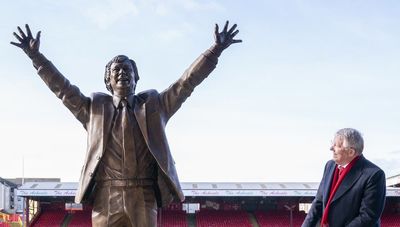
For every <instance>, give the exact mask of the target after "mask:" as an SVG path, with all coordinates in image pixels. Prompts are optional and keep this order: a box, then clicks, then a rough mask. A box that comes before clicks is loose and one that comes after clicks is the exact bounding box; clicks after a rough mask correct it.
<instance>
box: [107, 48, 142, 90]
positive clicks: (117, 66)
mask: <svg viewBox="0 0 400 227" xmlns="http://www.w3.org/2000/svg"><path fill="white" fill-rule="evenodd" d="M138 80H139V74H138V71H137V67H136V63H135V62H134V61H133V60H131V59H129V58H128V57H127V56H125V55H118V56H116V57H114V58H113V59H111V61H110V62H108V63H107V65H106V71H105V74H104V83H105V84H106V87H107V90H109V91H110V92H111V94H113V95H114V94H115V95H118V96H127V95H129V94H131V93H133V92H134V91H135V88H136V83H137V81H138Z"/></svg>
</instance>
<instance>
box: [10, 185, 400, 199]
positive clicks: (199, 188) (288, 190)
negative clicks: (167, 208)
mask: <svg viewBox="0 0 400 227" xmlns="http://www.w3.org/2000/svg"><path fill="white" fill-rule="evenodd" d="M181 185H182V190H183V194H184V195H185V196H193V197H195V196H199V197H209V196H210V197H217V196H218V197H219V196H221V197H229V196H232V197H239V196H245V197H252V196H254V197H314V196H315V194H316V193H317V189H318V183H310V182H304V183H301V182H299V183H291V182H287V183H282V182H276V183H273V182H258V183H256V182H255V183H224V182H218V183H216V182H182V183H181ZM77 187H78V183H75V182H72V183H71V182H28V183H25V184H24V185H22V186H21V187H19V188H18V191H17V195H18V196H22V197H48V196H52V197H54V196H55V197H73V196H75V193H76V189H77ZM387 196H390V197H393V196H394V197H400V188H394V187H387Z"/></svg>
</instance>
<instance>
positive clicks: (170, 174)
mask: <svg viewBox="0 0 400 227" xmlns="http://www.w3.org/2000/svg"><path fill="white" fill-rule="evenodd" d="M32 60H33V65H34V66H35V68H36V69H37V70H38V74H39V75H40V77H41V78H42V79H43V81H44V82H45V83H46V84H47V86H48V87H49V88H50V89H51V90H52V91H53V92H54V93H55V94H56V96H57V97H58V98H60V99H61V100H62V102H63V103H64V105H65V106H66V107H67V108H68V109H69V110H70V111H71V112H72V113H73V114H74V115H75V117H76V118H77V119H78V120H79V121H80V122H81V123H82V124H83V127H84V128H85V129H86V131H87V133H88V138H87V144H88V147H87V152H86V157H85V162H84V165H83V167H82V171H81V176H80V180H79V186H78V189H77V192H76V196H75V202H76V203H80V202H91V200H92V199H93V198H92V195H93V193H94V190H95V187H96V185H95V180H94V177H95V175H96V170H97V167H98V164H99V161H100V159H101V157H102V156H103V154H104V151H105V148H106V146H107V141H108V136H109V135H110V134H111V133H110V130H111V123H112V117H113V113H114V106H113V101H112V96H110V95H107V94H103V93H94V94H92V96H91V97H86V96H84V95H83V94H82V93H81V92H80V90H79V88H78V87H76V86H74V85H71V84H70V82H69V81H68V80H67V79H66V78H65V77H64V76H63V75H62V74H61V73H60V72H59V71H58V70H57V69H56V68H55V67H54V65H53V64H52V63H51V62H50V61H48V60H47V59H46V58H45V57H44V56H43V55H42V54H38V55H37V56H35V57H33V58H32ZM217 61H218V57H217V56H216V55H215V54H214V53H213V52H211V51H209V50H207V51H206V52H205V53H204V54H202V55H201V56H200V57H198V58H197V59H196V60H195V62H193V63H192V65H191V66H190V67H189V68H188V69H187V70H186V71H185V72H184V74H183V75H182V77H181V78H179V79H178V80H177V81H176V82H175V83H173V84H172V85H171V86H170V87H169V88H167V89H166V90H164V91H163V92H161V93H158V92H157V91H156V90H148V91H144V92H142V93H139V94H137V95H135V99H136V104H135V108H134V115H135V117H136V119H137V122H138V124H139V127H140V130H141V132H142V134H143V137H144V140H145V142H146V144H147V147H148V148H149V151H150V152H151V154H152V155H153V156H154V158H155V160H156V161H157V164H158V177H157V186H158V188H159V190H160V191H159V194H160V197H161V198H159V200H160V201H159V205H162V206H165V205H167V204H169V203H170V202H171V201H172V200H178V201H183V200H184V195H183V192H182V189H181V186H180V183H179V180H178V175H177V173H176V169H175V163H174V160H173V158H172V156H171V152H170V149H169V146H168V141H167V137H166V135H165V126H166V124H167V122H168V120H169V119H170V117H171V116H172V115H173V114H174V113H175V112H176V111H177V110H178V109H179V108H180V106H181V105H182V103H183V102H184V101H185V100H186V98H188V97H189V96H190V94H191V93H192V92H193V89H194V88H195V87H196V86H197V85H199V84H200V83H201V82H202V81H203V80H204V79H205V78H206V77H207V76H208V75H209V74H210V73H211V72H212V70H213V69H214V68H215V67H216V64H217Z"/></svg>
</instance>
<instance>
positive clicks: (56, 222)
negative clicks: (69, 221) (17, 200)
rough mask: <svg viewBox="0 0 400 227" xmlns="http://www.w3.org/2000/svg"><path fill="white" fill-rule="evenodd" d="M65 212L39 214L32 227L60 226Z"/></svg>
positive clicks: (49, 211)
mask: <svg viewBox="0 0 400 227" xmlns="http://www.w3.org/2000/svg"><path fill="white" fill-rule="evenodd" d="M66 215H67V212H66V211H64V210H48V211H45V212H41V214H40V216H39V218H38V219H37V221H36V222H35V224H33V227H44V226H46V227H59V226H61V224H62V222H63V220H64V218H65V216H66Z"/></svg>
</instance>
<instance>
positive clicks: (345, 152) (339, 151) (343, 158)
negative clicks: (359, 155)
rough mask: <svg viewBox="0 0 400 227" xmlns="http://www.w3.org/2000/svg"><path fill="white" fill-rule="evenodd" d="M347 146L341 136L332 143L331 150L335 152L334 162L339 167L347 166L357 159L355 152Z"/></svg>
mask: <svg viewBox="0 0 400 227" xmlns="http://www.w3.org/2000/svg"><path fill="white" fill-rule="evenodd" d="M345 145H346V144H345V140H344V139H343V138H341V137H340V136H336V137H335V139H334V140H333V141H332V146H331V149H330V150H331V151H332V152H333V161H335V162H336V164H338V165H346V164H348V163H350V162H351V160H353V159H354V158H355V157H356V152H355V150H354V149H353V148H350V147H346V146H345Z"/></svg>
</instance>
